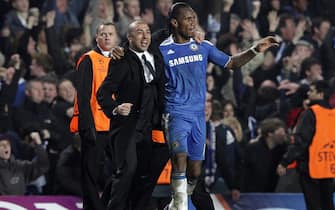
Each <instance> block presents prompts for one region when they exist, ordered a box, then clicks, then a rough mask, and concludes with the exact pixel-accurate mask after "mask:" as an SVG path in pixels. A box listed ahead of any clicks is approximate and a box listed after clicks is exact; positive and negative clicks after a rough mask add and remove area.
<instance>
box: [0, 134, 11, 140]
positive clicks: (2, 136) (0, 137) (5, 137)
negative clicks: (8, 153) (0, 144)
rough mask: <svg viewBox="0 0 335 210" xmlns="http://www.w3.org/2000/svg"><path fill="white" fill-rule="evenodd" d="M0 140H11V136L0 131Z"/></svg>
mask: <svg viewBox="0 0 335 210" xmlns="http://www.w3.org/2000/svg"><path fill="white" fill-rule="evenodd" d="M0 141H9V142H10V136H9V135H7V134H1V133H0Z"/></svg>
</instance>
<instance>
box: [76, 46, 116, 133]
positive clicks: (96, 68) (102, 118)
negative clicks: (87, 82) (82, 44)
mask: <svg viewBox="0 0 335 210" xmlns="http://www.w3.org/2000/svg"><path fill="white" fill-rule="evenodd" d="M86 55H87V56H89V57H90V59H91V63H92V70H93V72H92V76H93V77H92V92H91V99H90V108H91V111H92V115H93V120H94V125H95V129H96V131H109V125H110V119H109V118H108V117H107V116H106V115H105V114H104V113H103V111H102V110H101V107H100V106H99V104H98V102H97V100H96V92H97V91H98V89H99V87H100V85H101V83H102V82H103V81H104V79H105V77H106V76H107V73H108V66H109V61H110V58H108V57H105V56H103V55H101V54H99V53H97V52H96V51H94V50H91V51H89V52H87V53H85V54H84V55H82V56H81V58H80V59H79V60H78V63H77V70H78V67H79V64H80V63H81V61H82V60H83V59H84V57H85V56H86ZM78 118H79V109H78V99H77V97H76V98H75V101H74V106H73V116H72V119H71V123H70V131H71V132H73V133H75V132H78Z"/></svg>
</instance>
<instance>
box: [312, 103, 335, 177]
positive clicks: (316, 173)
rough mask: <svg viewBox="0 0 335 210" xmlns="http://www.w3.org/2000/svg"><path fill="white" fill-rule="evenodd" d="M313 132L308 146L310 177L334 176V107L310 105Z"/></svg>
mask: <svg viewBox="0 0 335 210" xmlns="http://www.w3.org/2000/svg"><path fill="white" fill-rule="evenodd" d="M311 109H312V111H313V112H314V115H315V134H314V137H313V139H312V143H311V145H310V146H309V163H308V166H309V174H310V176H311V177H312V178H315V179H323V178H335V128H334V123H335V109H327V108H324V107H321V106H320V105H313V106H311Z"/></svg>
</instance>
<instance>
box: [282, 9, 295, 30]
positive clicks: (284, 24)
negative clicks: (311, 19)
mask: <svg viewBox="0 0 335 210" xmlns="http://www.w3.org/2000/svg"><path fill="white" fill-rule="evenodd" d="M287 20H292V21H293V22H295V21H294V17H293V16H292V15H290V14H288V13H284V14H282V15H280V17H279V24H278V29H280V28H284V27H286V21H287Z"/></svg>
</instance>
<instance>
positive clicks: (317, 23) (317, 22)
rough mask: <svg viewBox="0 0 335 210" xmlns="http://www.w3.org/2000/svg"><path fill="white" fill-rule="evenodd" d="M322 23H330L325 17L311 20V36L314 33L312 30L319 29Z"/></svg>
mask: <svg viewBox="0 0 335 210" xmlns="http://www.w3.org/2000/svg"><path fill="white" fill-rule="evenodd" d="M323 22H330V21H329V19H327V18H326V17H315V18H313V19H312V34H314V33H315V31H314V28H317V29H319V28H320V26H321V24H322V23H323Z"/></svg>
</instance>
